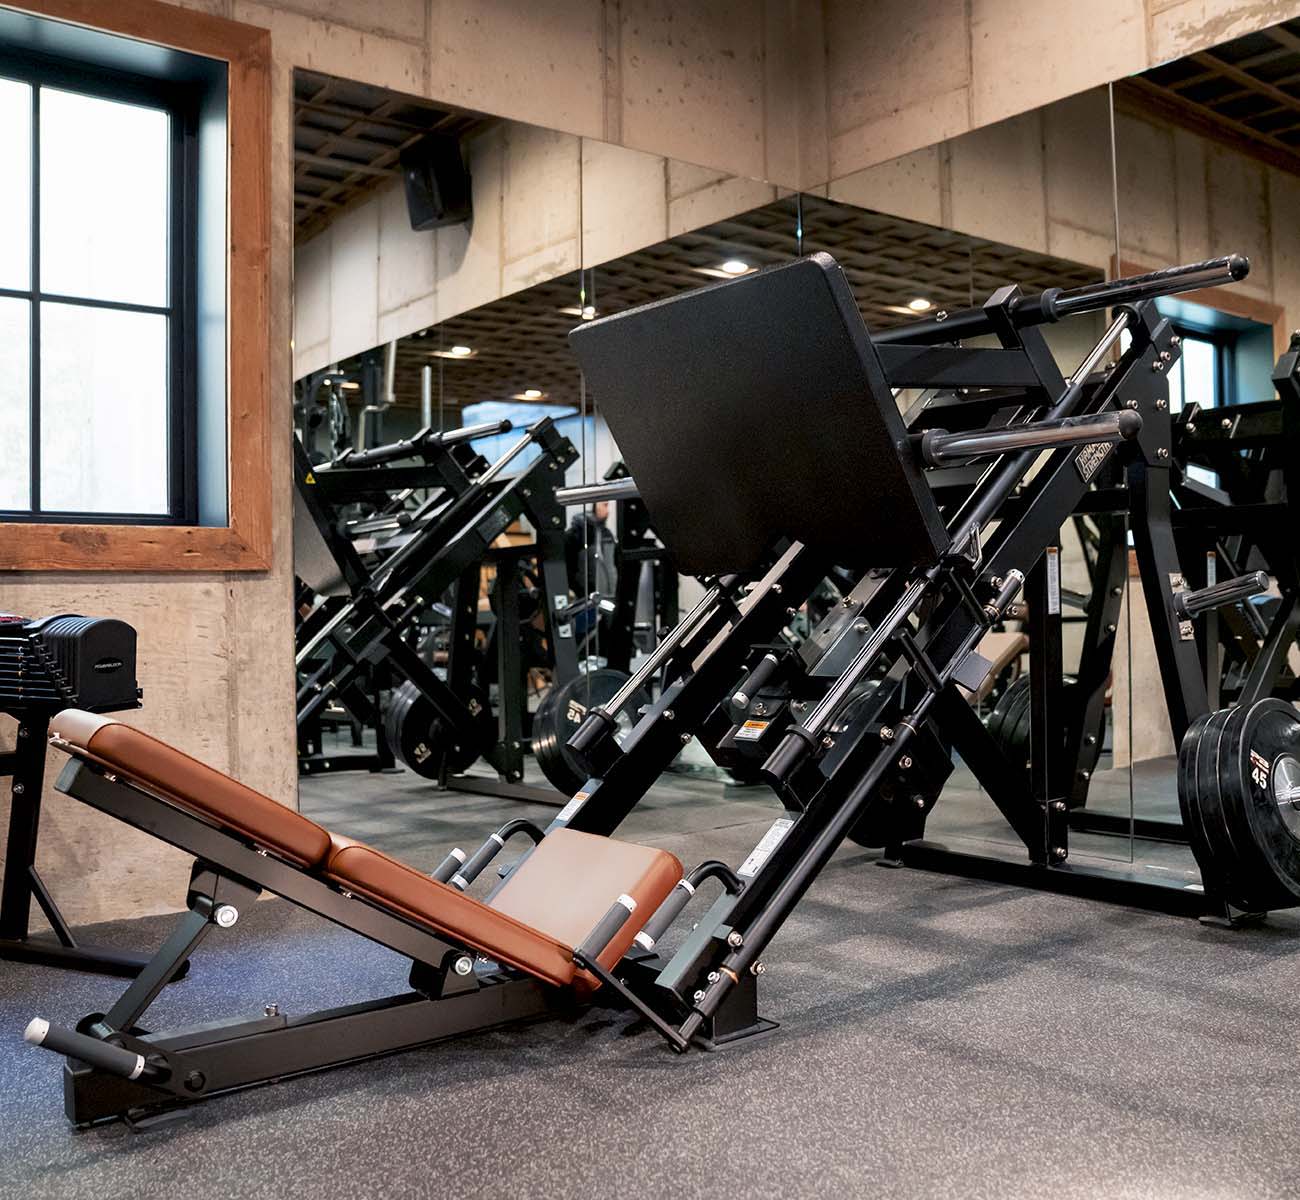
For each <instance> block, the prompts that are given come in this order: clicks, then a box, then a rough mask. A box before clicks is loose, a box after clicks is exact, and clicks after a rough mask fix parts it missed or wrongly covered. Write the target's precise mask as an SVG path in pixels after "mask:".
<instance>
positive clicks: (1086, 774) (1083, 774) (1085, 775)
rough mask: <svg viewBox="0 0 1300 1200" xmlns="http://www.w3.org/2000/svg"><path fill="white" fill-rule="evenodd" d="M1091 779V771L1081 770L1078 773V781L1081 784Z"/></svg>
mask: <svg viewBox="0 0 1300 1200" xmlns="http://www.w3.org/2000/svg"><path fill="white" fill-rule="evenodd" d="M1091 778H1092V772H1091V771H1089V770H1086V769H1085V770H1082V771H1080V772H1079V781H1080V782H1081V783H1087V782H1088V780H1089V779H1091Z"/></svg>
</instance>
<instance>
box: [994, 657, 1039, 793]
mask: <svg viewBox="0 0 1300 1200" xmlns="http://www.w3.org/2000/svg"><path fill="white" fill-rule="evenodd" d="M1031 699H1032V696H1031V695H1030V686H1029V676H1028V675H1022V676H1020V678H1019V679H1017V680H1015V682H1014V683H1012V684H1011V686H1010V687H1009V688H1007V690H1006V691H1005V692H1003V693H1002V697H1001V699H1000V700H999V701H998V708H1000V709H1001V710H1002V711H1001V719H1000V720H999V721H997V722H996V725H995V724H994V722H990V725H989V733H991V734H992V735H993V740H994V741H996V742H997V744H998V748H999V749H1000V750H1001V751H1002V753H1003V754H1005V755H1006V757H1007V761H1008V762H1009V763H1010V764H1011V765H1012V766H1015V767H1018V768H1019V769H1024V770H1027V769H1028V760H1029V739H1028V734H1029V709H1030V701H1031ZM994 713H995V716H996V715H997V710H996V709H995V710H994ZM1022 722H1023V725H1024V727H1023V729H1022V728H1021V724H1022ZM1017 738H1019V739H1020V740H1019V741H1017Z"/></svg>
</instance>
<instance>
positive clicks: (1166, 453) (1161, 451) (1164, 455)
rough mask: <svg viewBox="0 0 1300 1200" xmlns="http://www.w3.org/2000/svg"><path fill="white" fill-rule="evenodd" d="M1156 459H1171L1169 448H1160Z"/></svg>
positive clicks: (1157, 450)
mask: <svg viewBox="0 0 1300 1200" xmlns="http://www.w3.org/2000/svg"><path fill="white" fill-rule="evenodd" d="M1156 457H1157V458H1161V459H1164V458H1168V457H1169V450H1168V448H1167V447H1165V446H1160V447H1158V448H1157V449H1156Z"/></svg>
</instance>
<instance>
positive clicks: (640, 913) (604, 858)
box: [489, 829, 682, 967]
mask: <svg viewBox="0 0 1300 1200" xmlns="http://www.w3.org/2000/svg"><path fill="white" fill-rule="evenodd" d="M681 877H682V864H681V863H680V862H678V861H677V859H676V858H675V857H673V855H671V854H669V853H668V851H667V850H656V849H655V848H654V847H652V846H638V845H636V844H634V843H632V842H620V841H615V840H614V839H613V838H605V837H595V836H594V835H592V834H590V833H577V832H576V831H574V830H572V829H557V830H556V831H555V832H554V833H552V834H549V835H548V836H547V837H546V838H545V839H543V841H542V842H541V844H540V845H539V846H538V847H537V848H536V849H535V850H534V851H533V852H532V853H531V854H530V855H529V856H528V857H527V858H526V859H525V860H524V862H523V863H522V864H521V865H520V866H519V867H518V868H517V869H516V870H515V871H514V872H513V873H512V874H511V876H510V877H509V878H508V879H507V880H506V881H505V883H504V884H502V886H501V888H500V890H499V891H498V892H497V894H496V895H495V896H493V897H492V899H491V900H490V901H489V903H490V904H491V905H492V907H493V908H495V909H496V910H497V911H498V912H502V913H507V914H509V915H510V916H513V917H515V918H517V919H518V920H520V921H526V922H527V923H528V924H529V925H531V926H532V927H533V928H534V929H538V930H540V931H541V932H543V933H547V934H550V936H551V937H553V938H555V939H556V940H557V941H560V942H563V943H564V944H565V945H566V946H578V945H581V943H582V942H583V940H584V939H585V938H586V936H587V935H588V934H589V933H590V932H591V931H592V930H593V929H595V928H596V925H597V923H598V922H599V921H600V919H601V917H603V916H604V915H605V914H606V913H607V912H608V911H609V908H610V905H612V904H613V903H614V901H615V900H617V899H618V897H619V895H620V894H621V893H624V892H626V893H627V895H629V896H631V897H632V899H633V900H635V901H636V911H635V912H634V913H633V914H632V917H631V919H630V920H629V921H628V922H627V924H626V925H625V926H624V927H623V929H622V931H621V933H620V934H619V935H618V936H617V937H615V938H614V940H613V941H612V942H610V944H609V945H608V946H607V947H606V948H605V951H604V953H602V954H601V956H600V962H601V965H602V966H606V967H612V966H613V965H614V964H615V963H616V962H618V960H619V959H620V958H622V957H623V955H624V954H626V953H627V950H628V947H629V946H630V945H631V944H632V939H633V938H634V937H635V936H636V934H637V931H638V930H639V929H640V928H641V926H642V925H644V924H645V923H646V922H647V921H648V920H649V919H650V914H651V913H653V912H654V910H655V909H656V908H658V907H659V905H660V904H662V903H663V901H664V898H665V897H666V896H667V895H668V893H669V892H671V891H672V890H673V888H674V887H676V886H677V881H678V880H679V879H681Z"/></svg>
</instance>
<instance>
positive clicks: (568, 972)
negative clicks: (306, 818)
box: [327, 838, 574, 986]
mask: <svg viewBox="0 0 1300 1200" xmlns="http://www.w3.org/2000/svg"><path fill="white" fill-rule="evenodd" d="M327 871H328V874H329V876H330V878H331V879H333V880H335V881H336V882H338V883H340V884H342V886H343V887H345V888H347V889H348V891H350V892H355V893H356V894H358V895H361V896H365V897H366V898H367V899H368V900H373V901H375V902H376V903H378V904H381V905H382V906H383V907H385V908H388V909H391V910H392V911H394V912H398V913H401V914H402V915H403V916H405V917H407V918H408V919H410V920H413V921H416V922H417V923H419V924H421V925H424V926H427V927H428V928H430V929H432V930H434V932H436V933H438V934H441V935H442V936H443V937H446V938H450V939H451V940H452V941H454V942H456V943H457V944H459V945H465V946H469V947H471V948H473V949H475V950H478V951H481V952H482V953H484V954H486V955H488V956H490V957H491V958H494V959H496V960H497V961H498V962H502V963H506V964H507V965H509V966H512V967H517V968H519V969H520V970H521V971H527V972H528V973H529V974H532V975H538V976H540V977H541V978H543V979H546V980H548V981H549V982H551V983H556V984H560V985H561V986H567V985H568V984H571V983H572V982H573V977H574V966H573V954H572V951H571V949H570V948H569V947H568V946H562V945H561V944H560V943H559V942H557V941H555V939H554V938H549V937H547V936H546V935H545V934H542V933H538V932H537V930H535V929H530V928H529V927H528V926H527V925H525V924H523V923H521V922H519V921H516V920H515V919H514V918H513V917H508V916H505V915H504V914H502V913H499V912H495V911H494V910H492V909H490V908H489V907H488V906H487V905H486V904H482V903H480V902H479V901H478V900H475V899H474V898H473V897H472V896H466V895H463V894H462V893H460V892H458V891H457V890H456V889H455V888H454V887H451V886H450V885H448V884H445V883H439V882H438V881H437V880H435V879H430V878H429V877H428V876H427V875H424V874H421V873H420V872H419V871H417V870H415V868H414V867H408V866H407V865H406V864H405V863H402V862H398V861H397V859H395V858H389V857H388V855H386V854H381V853H380V852H379V851H378V850H376V849H374V847H372V846H365V845H362V844H361V843H359V842H351V841H348V840H347V839H344V838H336V839H335V842H334V849H333V851H332V852H331V853H330V857H329V865H328V868H327Z"/></svg>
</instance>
